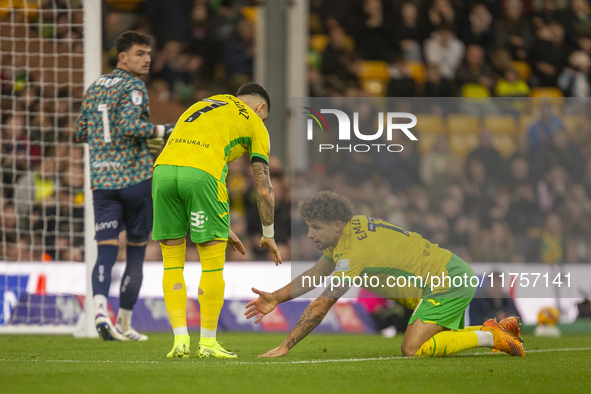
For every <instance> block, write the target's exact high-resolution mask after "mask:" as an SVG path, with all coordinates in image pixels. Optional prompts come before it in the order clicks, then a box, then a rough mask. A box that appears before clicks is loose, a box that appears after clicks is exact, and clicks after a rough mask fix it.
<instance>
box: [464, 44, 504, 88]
mask: <svg viewBox="0 0 591 394" xmlns="http://www.w3.org/2000/svg"><path fill="white" fill-rule="evenodd" d="M456 78H457V83H458V86H460V92H461V93H460V94H461V96H462V97H490V95H491V90H492V88H493V87H494V83H495V80H494V76H493V72H492V68H491V67H490V66H489V65H488V64H487V63H486V62H485V59H484V51H483V49H482V47H480V46H478V45H470V46H468V48H466V57H465V58H464V62H463V63H462V64H461V65H460V67H459V68H458V70H457V74H456Z"/></svg>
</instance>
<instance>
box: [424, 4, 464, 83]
mask: <svg viewBox="0 0 591 394" xmlns="http://www.w3.org/2000/svg"><path fill="white" fill-rule="evenodd" d="M436 1H437V0H436ZM440 1H445V0H440ZM464 49H465V46H464V44H463V43H462V42H461V41H460V40H458V38H457V37H456V36H455V34H454V33H453V31H452V28H451V27H450V26H448V25H441V26H439V27H438V29H437V30H436V31H434V32H433V33H432V34H431V37H430V38H428V39H427V40H425V45H424V51H425V61H426V62H427V64H431V63H434V64H436V65H437V66H438V68H439V72H440V73H441V76H442V78H443V79H444V80H453V79H454V78H455V77H456V70H457V69H458V66H459V65H460V63H461V62H462V58H463V57H464Z"/></svg>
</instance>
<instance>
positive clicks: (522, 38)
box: [495, 0, 533, 60]
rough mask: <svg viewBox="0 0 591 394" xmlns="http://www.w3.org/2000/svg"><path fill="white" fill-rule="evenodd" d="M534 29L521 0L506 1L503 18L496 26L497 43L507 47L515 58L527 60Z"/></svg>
mask: <svg viewBox="0 0 591 394" xmlns="http://www.w3.org/2000/svg"><path fill="white" fill-rule="evenodd" d="M532 31H533V27H532V23H531V19H529V18H527V17H526V16H525V15H524V13H523V4H522V3H521V1H519V0H507V1H505V7H504V13H503V18H502V19H500V20H499V21H498V22H497V23H496V26H495V41H496V42H495V44H496V45H497V46H499V47H502V48H505V49H507V50H508V51H509V53H510V54H511V55H512V58H513V59H516V60H527V58H528V53H529V51H530V48H531V44H532V41H533V36H532Z"/></svg>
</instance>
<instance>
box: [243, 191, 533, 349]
mask: <svg viewBox="0 0 591 394" xmlns="http://www.w3.org/2000/svg"><path fill="white" fill-rule="evenodd" d="M299 212H300V214H301V215H302V217H303V218H304V220H305V221H306V223H307V225H308V237H309V238H310V239H311V240H312V241H313V242H314V244H315V246H316V247H317V248H318V249H320V250H324V255H323V256H322V257H321V258H320V259H319V260H318V262H317V263H316V265H315V266H314V267H312V268H311V269H309V270H308V271H306V272H304V273H303V274H302V275H300V276H299V277H297V278H296V279H295V280H294V281H292V282H291V283H290V284H288V285H287V286H285V287H283V288H281V289H279V290H277V291H275V292H273V293H267V292H264V291H260V290H257V289H254V288H253V291H254V292H255V293H256V294H258V295H259V297H258V298H257V299H256V300H254V301H251V302H250V303H248V304H247V305H246V308H247V310H246V312H245V315H246V317H247V318H249V319H250V318H252V317H254V316H257V315H258V319H257V320H256V321H255V322H256V323H258V322H259V321H260V320H261V319H262V318H263V317H264V316H265V315H267V314H268V313H270V312H271V311H272V310H273V309H274V308H275V306H276V305H277V304H279V303H281V302H285V301H288V300H290V299H292V298H296V297H299V296H301V295H303V294H305V293H307V292H308V291H309V290H311V289H312V288H313V284H314V283H322V281H323V280H324V278H325V277H326V276H327V275H330V274H331V273H333V272H334V274H333V277H332V285H330V283H329V286H328V287H327V289H326V290H325V291H324V292H323V293H322V295H321V296H319V297H318V298H317V299H316V300H314V301H313V302H312V303H310V305H308V307H307V308H306V310H305V311H304V313H303V314H302V316H301V317H300V320H299V322H298V323H297V324H296V326H295V328H294V329H293V330H292V331H291V333H290V334H289V335H288V336H287V338H286V339H285V340H284V341H283V343H282V344H281V345H279V346H278V347H276V348H275V349H272V350H270V351H268V352H267V353H265V354H263V355H261V357H281V356H285V355H286V354H287V353H288V352H289V350H290V349H291V348H293V347H294V346H295V345H296V344H297V343H298V342H300V341H301V340H302V339H303V338H304V337H305V336H306V335H308V334H309V333H310V332H312V330H313V329H314V328H315V327H316V326H318V324H320V322H321V321H322V319H323V318H324V317H325V316H326V314H327V312H328V311H329V310H330V308H331V307H332V306H333V305H334V304H335V303H336V302H337V300H338V299H339V298H340V297H341V296H343V295H344V294H345V293H346V292H347V290H349V288H350V287H351V281H352V282H353V283H354V284H356V283H362V285H361V286H362V287H364V288H367V289H368V290H371V291H374V292H376V293H378V294H382V295H385V296H387V297H389V298H392V299H394V300H395V301H397V302H399V303H401V304H402V305H404V306H406V307H408V308H409V309H412V310H414V313H413V315H412V317H411V318H410V321H409V325H408V328H407V330H406V333H405V335H404V339H403V341H402V349H401V350H402V354H403V355H404V356H406V357H413V356H419V357H436V356H446V355H450V354H454V353H457V352H460V351H462V350H466V349H471V348H475V347H482V346H485V347H491V348H492V349H493V350H496V351H503V352H506V353H509V354H511V355H512V356H521V357H523V356H525V351H524V349H523V345H522V343H521V341H520V340H521V336H520V323H519V319H518V318H513V317H512V318H507V319H504V320H502V321H501V322H497V320H496V319H494V320H493V319H491V320H488V321H486V322H485V323H484V324H483V325H482V326H478V327H467V328H464V314H465V309H466V307H467V306H468V304H469V303H470V300H471V299H472V297H473V296H474V292H475V288H474V287H472V285H470V281H466V280H465V279H464V278H471V277H473V276H474V273H473V271H472V269H471V268H470V267H469V266H468V264H466V263H465V262H464V261H463V260H462V259H460V258H459V257H458V256H456V255H455V254H453V253H451V252H450V251H448V250H446V249H443V248H440V247H439V246H438V245H437V244H431V243H430V242H429V241H427V240H425V239H424V238H423V237H421V236H420V235H419V234H417V233H413V232H408V231H406V230H404V229H402V228H400V227H398V226H395V225H393V224H390V223H388V222H385V221H383V220H380V219H374V218H370V217H367V216H353V211H352V205H351V203H350V202H349V201H348V200H347V199H346V198H344V197H342V196H340V195H338V194H336V193H332V192H320V193H318V194H316V195H313V196H311V197H309V198H308V199H307V200H305V201H302V202H300V204H299ZM443 274H444V275H445V276H447V277H449V278H451V280H450V281H447V282H446V281H443V283H441V282H439V283H438V285H437V284H435V283H436V282H435V281H432V282H430V283H428V282H429V279H428V278H429V277H433V276H438V277H441V276H442V275H443ZM368 276H369V280H368ZM363 277H365V279H364V280H362V281H360V280H359V279H362V278H363ZM400 277H402V279H409V280H407V281H405V280H397V281H392V279H398V278H400ZM411 277H413V278H420V280H418V281H417V280H416V279H415V280H414V283H413V281H412V280H410V278H411ZM458 277H459V278H461V279H462V280H463V282H462V284H461V285H460V286H458V285H457V284H456V285H450V283H458V282H455V281H454V280H453V278H456V279H458ZM308 278H310V279H308ZM304 279H305V280H304ZM335 283H336V285H335ZM392 283H398V284H400V283H403V284H404V283H407V285H406V286H404V285H402V286H404V287H394V286H393V285H392ZM417 283H419V284H418V285H417ZM433 284H435V286H433ZM432 286H433V287H432Z"/></svg>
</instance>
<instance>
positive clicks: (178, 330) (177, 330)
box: [172, 327, 189, 337]
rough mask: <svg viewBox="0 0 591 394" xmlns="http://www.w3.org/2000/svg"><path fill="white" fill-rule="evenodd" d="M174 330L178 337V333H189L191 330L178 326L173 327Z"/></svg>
mask: <svg viewBox="0 0 591 394" xmlns="http://www.w3.org/2000/svg"><path fill="white" fill-rule="evenodd" d="M172 332H173V333H174V336H175V337H176V336H177V335H189V331H188V330H187V327H177V328H173V329H172Z"/></svg>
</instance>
